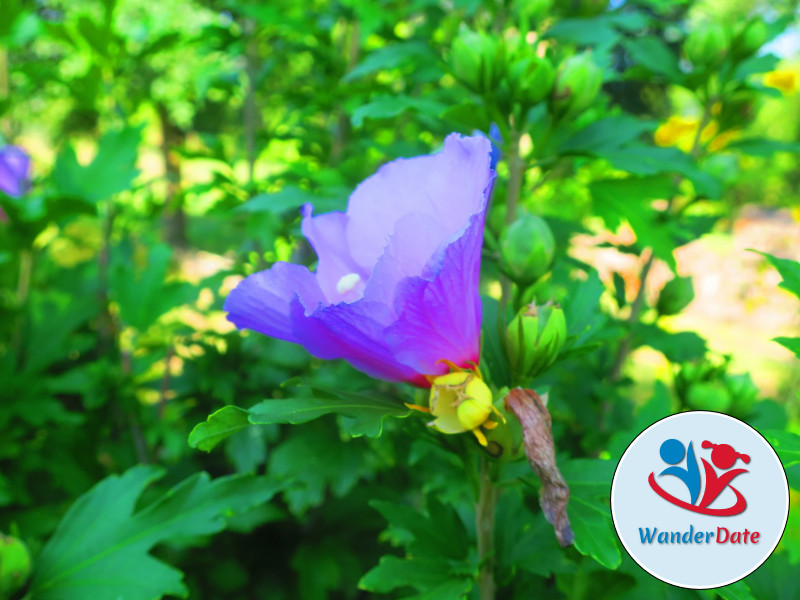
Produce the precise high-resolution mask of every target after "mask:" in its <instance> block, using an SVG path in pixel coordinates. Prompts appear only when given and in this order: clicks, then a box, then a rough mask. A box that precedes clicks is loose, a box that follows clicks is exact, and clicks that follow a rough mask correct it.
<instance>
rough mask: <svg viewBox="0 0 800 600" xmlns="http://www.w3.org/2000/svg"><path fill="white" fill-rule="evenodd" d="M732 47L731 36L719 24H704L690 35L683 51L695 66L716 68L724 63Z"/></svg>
mask: <svg viewBox="0 0 800 600" xmlns="http://www.w3.org/2000/svg"><path fill="white" fill-rule="evenodd" d="M729 46H730V34H729V33H728V30H727V29H726V28H725V27H724V26H722V25H720V24H719V23H713V22H709V23H703V24H701V25H699V26H698V27H697V28H696V29H695V30H694V31H692V32H691V33H690V34H689V37H687V38H686V41H685V42H684V43H683V51H684V53H685V54H686V58H688V59H689V60H690V61H691V62H692V64H693V65H695V66H698V67H706V68H707V67H714V66H717V65H719V64H720V63H721V62H722V59H723V58H725V53H726V52H727V51H728V47H729Z"/></svg>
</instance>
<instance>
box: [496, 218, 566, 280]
mask: <svg viewBox="0 0 800 600" xmlns="http://www.w3.org/2000/svg"><path fill="white" fill-rule="evenodd" d="M555 252H556V241H555V239H554V238H553V232H552V231H551V230H550V226H549V225H548V224H547V223H546V222H545V220H544V219H542V218H541V217H537V216H536V215H532V214H530V213H523V214H522V215H520V217H519V218H518V219H517V220H516V221H514V222H513V223H512V224H511V225H510V226H508V227H507V228H506V229H505V231H503V233H502V234H501V235H500V257H501V259H502V261H503V262H502V268H503V270H504V271H505V272H506V274H507V275H508V276H509V277H510V278H511V279H512V280H513V281H515V282H516V283H518V284H520V285H527V284H530V283H533V282H534V281H536V280H537V279H539V278H540V277H541V276H542V275H544V274H545V273H547V271H548V270H549V269H550V265H551V264H552V263H553V257H554V256H555Z"/></svg>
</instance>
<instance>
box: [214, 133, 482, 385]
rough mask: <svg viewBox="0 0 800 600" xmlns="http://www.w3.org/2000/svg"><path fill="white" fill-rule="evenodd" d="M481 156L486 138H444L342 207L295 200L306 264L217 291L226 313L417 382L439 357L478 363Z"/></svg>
mask: <svg viewBox="0 0 800 600" xmlns="http://www.w3.org/2000/svg"><path fill="white" fill-rule="evenodd" d="M490 152H491V146H490V143H489V140H487V139H486V138H485V137H482V136H475V137H467V138H465V137H461V136H459V135H457V134H452V135H450V136H448V137H447V139H446V140H445V144H444V149H443V150H442V151H441V152H439V153H437V154H432V155H430V156H418V157H415V158H410V159H398V160H395V161H393V162H391V163H388V164H386V165H384V166H383V167H381V168H380V169H379V170H378V172H377V173H375V175H373V176H371V177H369V178H368V179H366V180H365V181H364V182H363V183H361V184H360V185H359V186H358V187H357V188H356V190H355V192H353V194H352V195H351V196H350V201H349V204H348V207H347V211H346V212H333V213H328V214H323V215H318V216H312V206H311V205H306V206H304V207H303V224H302V230H303V234H304V235H305V237H306V238H308V240H309V242H311V245H312V246H313V248H314V250H315V252H316V253H317V256H318V258H319V262H318V265H317V270H316V272H311V271H309V270H308V269H307V268H306V267H304V266H301V265H294V264H289V263H281V262H279V263H276V264H275V265H273V266H272V268H270V269H268V270H266V271H262V272H260V273H255V274H253V275H250V276H249V277H247V278H246V279H245V280H244V281H242V282H241V283H239V285H238V286H237V287H236V288H235V289H234V290H233V291H232V292H231V294H230V295H229V296H228V299H227V301H226V302H225V310H226V311H227V312H228V313H229V314H228V319H229V320H230V321H231V322H233V323H234V324H235V325H236V326H237V327H239V328H242V329H252V330H255V331H258V332H260V333H263V334H265V335H269V336H272V337H276V338H279V339H282V340H287V341H290V342H294V343H297V344H301V345H302V346H303V347H304V348H306V350H308V351H309V352H310V353H311V354H313V355H314V356H317V357H319V358H324V359H334V358H343V359H345V360H346V361H347V362H349V363H350V364H352V365H353V366H354V367H356V368H357V369H360V370H361V371H364V372H365V373H368V374H369V375H372V376H374V377H378V378H381V379H388V380H390V381H408V382H411V383H414V384H417V385H421V386H428V385H430V384H429V382H428V379H427V377H428V376H435V375H441V374H442V373H445V372H446V371H447V367H446V366H445V364H443V363H442V362H440V361H441V360H446V361H450V362H451V363H453V364H455V365H458V366H468V365H469V363H477V362H478V358H479V351H480V323H481V302H480V296H479V293H478V279H479V271H480V257H481V245H482V242H483V221H484V215H485V212H486V205H487V202H488V199H489V194H490V192H491V187H492V182H493V180H494V176H495V174H494V171H493V170H492V169H491V167H490Z"/></svg>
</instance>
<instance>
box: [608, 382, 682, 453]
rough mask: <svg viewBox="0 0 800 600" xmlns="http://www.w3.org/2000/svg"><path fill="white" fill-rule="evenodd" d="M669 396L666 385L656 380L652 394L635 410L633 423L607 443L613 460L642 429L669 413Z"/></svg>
mask: <svg viewBox="0 0 800 600" xmlns="http://www.w3.org/2000/svg"><path fill="white" fill-rule="evenodd" d="M670 412H671V411H670V396H669V390H668V389H667V386H665V385H664V384H663V383H662V382H661V381H656V383H655V387H654V389H653V395H652V396H651V397H649V398H648V399H647V400H646V401H645V402H643V403H642V405H641V406H639V407H638V409H637V410H636V414H635V416H634V421H633V425H631V426H630V427H629V428H628V429H627V430H624V431H618V432H616V433H615V434H614V435H613V436H612V438H611V441H610V442H609V444H608V452H609V454H610V455H611V458H612V459H613V460H617V461H618V460H619V459H621V458H622V455H623V453H624V452H625V450H626V449H627V447H628V446H629V445H630V444H631V442H633V440H635V439H636V436H638V435H639V434H640V433H641V432H642V431H644V430H645V429H647V428H648V427H649V426H650V425H652V424H653V423H655V422H656V421H658V420H660V419H663V418H664V417H666V416H668V415H669V414H670Z"/></svg>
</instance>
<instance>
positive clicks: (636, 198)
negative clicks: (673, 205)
mask: <svg viewBox="0 0 800 600" xmlns="http://www.w3.org/2000/svg"><path fill="white" fill-rule="evenodd" d="M589 189H590V191H591V194H592V198H593V199H594V207H595V210H596V212H597V213H598V214H599V215H600V216H601V217H602V218H603V220H604V221H605V223H606V226H607V227H608V228H609V229H611V230H615V229H616V228H617V227H618V226H619V225H620V223H622V221H623V220H625V221H628V223H630V225H631V227H632V228H633V230H634V232H635V233H636V238H637V243H638V245H639V246H641V247H647V246H649V247H651V248H652V249H653V252H654V253H655V255H656V256H657V257H659V258H661V259H662V260H664V261H666V262H667V264H669V265H670V267H671V268H672V269H673V270H674V269H675V258H674V256H673V255H672V251H673V249H674V247H675V244H674V242H673V239H672V235H671V234H670V230H669V228H668V227H667V226H666V225H667V223H665V222H663V221H661V220H660V214H659V213H658V212H657V211H655V210H654V209H653V208H651V206H650V203H649V201H650V200H654V199H656V198H670V197H672V194H673V193H674V191H675V188H674V184H673V182H672V181H671V180H670V179H669V178H667V177H646V178H640V177H629V178H626V179H609V180H603V181H595V182H593V183H592V184H591V185H590V186H589Z"/></svg>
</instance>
